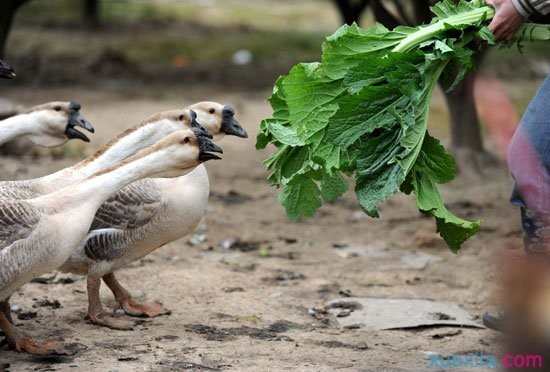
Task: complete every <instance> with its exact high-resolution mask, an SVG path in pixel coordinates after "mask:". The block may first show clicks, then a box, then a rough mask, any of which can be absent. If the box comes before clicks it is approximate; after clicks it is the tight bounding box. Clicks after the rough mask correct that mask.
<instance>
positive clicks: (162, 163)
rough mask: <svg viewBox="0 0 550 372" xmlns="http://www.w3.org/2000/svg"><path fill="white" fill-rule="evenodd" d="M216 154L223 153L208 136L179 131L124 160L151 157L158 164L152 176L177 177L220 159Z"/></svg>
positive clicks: (201, 133)
mask: <svg viewBox="0 0 550 372" xmlns="http://www.w3.org/2000/svg"><path fill="white" fill-rule="evenodd" d="M217 153H223V150H222V149H221V147H219V146H217V145H216V144H215V143H214V142H213V141H212V138H211V137H210V136H209V135H205V134H204V133H203V131H201V130H197V129H180V130H178V131H175V132H173V133H171V134H169V135H167V136H166V137H164V138H163V139H162V140H160V141H158V142H157V143H155V144H154V145H152V146H149V147H148V148H145V149H143V150H141V151H139V152H138V153H137V154H135V155H134V156H132V157H130V158H128V159H126V160H125V162H128V161H133V160H135V159H136V158H141V157H146V156H152V157H151V160H150V161H152V162H154V163H155V164H159V170H158V172H155V175H154V176H160V177H179V176H181V175H182V174H186V173H188V172H190V171H191V170H193V169H194V168H195V167H196V166H198V165H199V164H201V163H204V162H206V161H208V160H215V159H220V157H219V156H218V155H217Z"/></svg>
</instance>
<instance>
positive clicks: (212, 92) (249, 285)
mask: <svg viewBox="0 0 550 372" xmlns="http://www.w3.org/2000/svg"><path fill="white" fill-rule="evenodd" d="M528 89H531V90H532V89H534V86H533V87H529V88H528ZM3 95H5V96H7V97H9V98H12V99H16V100H18V101H20V102H22V103H24V104H34V103H39V102H43V101H48V100H51V99H53V98H55V99H71V98H75V99H78V100H80V101H81V103H82V104H83V107H84V108H83V112H84V113H85V114H86V115H87V116H88V117H89V118H90V119H91V121H92V122H94V123H95V126H96V129H97V134H96V135H95V136H94V139H93V142H92V144H91V145H90V149H88V150H87V151H92V148H96V147H98V146H99V145H100V144H102V143H103V142H105V141H106V140H107V139H109V138H110V137H112V136H113V135H114V134H116V133H117V132H120V131H121V130H122V129H123V128H126V127H128V126H131V125H133V124H136V123H138V122H139V121H140V120H141V119H142V118H144V117H146V116H147V115H149V114H151V113H154V112H156V111H160V110H164V109H170V108H173V107H179V106H181V104H182V103H191V102H193V101H197V100H202V99H204V98H208V99H213V100H217V101H221V102H232V103H233V104H235V106H236V107H237V110H238V112H239V115H240V120H241V122H242V123H243V124H244V126H245V127H246V129H247V130H248V131H249V134H250V138H249V139H248V140H241V139H235V138H226V139H224V140H223V142H222V143H221V144H222V145H223V147H224V150H225V154H224V158H225V159H224V160H223V161H219V162H211V163H208V165H207V168H208V170H209V174H210V179H211V194H212V196H211V199H210V206H209V211H208V216H207V219H206V226H207V231H206V241H205V242H202V243H199V244H195V245H193V244H191V243H190V239H189V237H186V238H184V239H181V240H180V241H177V242H173V243H171V244H169V245H167V246H165V247H163V248H162V249H160V250H158V251H157V252H156V253H154V254H152V255H150V256H149V257H147V258H145V259H143V260H142V261H141V262H138V263H136V264H135V265H133V266H132V267H129V268H127V269H126V270H123V271H121V272H120V273H119V277H120V279H121V281H122V282H123V283H124V284H126V285H127V286H128V288H129V289H130V290H131V291H132V292H133V293H134V294H135V295H136V296H138V298H140V299H143V300H158V301H161V302H162V303H163V304H164V305H165V306H166V307H167V308H168V309H170V310H171V311H172V313H171V315H168V316H162V317H159V318H155V319H142V320H141V321H139V322H138V323H136V327H135V329H134V330H133V331H114V330H109V329H106V328H98V327H95V326H93V325H91V324H89V323H88V322H86V321H85V320H84V315H85V311H86V305H87V304H86V294H85V281H84V279H83V278H80V277H75V276H67V275H57V277H56V278H55V279H53V280H50V282H48V283H42V284H41V283H31V284H28V285H26V286H25V287H24V288H22V289H21V290H20V291H19V292H18V293H17V294H16V295H15V296H14V297H13V301H12V302H13V304H16V305H18V306H19V307H20V311H19V314H18V318H19V319H18V320H17V324H18V325H19V326H20V327H21V328H22V329H25V330H26V331H28V332H29V333H30V334H32V335H34V336H36V337H37V338H41V339H44V338H50V337H51V338H55V339H59V340H65V341H67V342H73V343H78V344H79V347H80V348H81V351H80V353H79V354H78V355H77V356H76V357H74V358H69V359H59V360H47V359H46V360H40V359H37V358H34V357H31V356H28V355H22V354H17V353H14V352H10V351H7V350H6V349H5V348H3V349H1V350H0V362H1V363H0V365H2V364H9V370H10V371H74V370H79V371H181V370H195V371H201V370H202V371H284V370H294V371H334V370H343V371H422V370H430V369H429V368H428V367H427V353H428V352H434V353H438V354H442V355H450V354H467V353H472V352H482V353H487V354H491V353H498V352H499V349H498V347H497V341H498V338H497V335H496V333H493V332H492V331H489V330H485V329H466V328H465V329H458V330H459V332H455V331H456V330H457V328H446V327H442V328H424V329H412V330H392V331H377V332H369V331H364V330H361V329H340V328H338V327H337V326H336V325H335V323H334V319H326V318H323V317H319V318H315V317H312V316H311V315H310V312H309V311H308V310H309V309H311V308H314V307H322V306H323V304H325V302H326V301H328V300H331V299H335V298H340V297H342V296H346V295H350V294H351V295H353V296H359V297H366V296H371V297H389V298H422V299H434V300H442V301H450V302H454V303H457V304H460V305H463V306H464V308H465V309H467V310H468V311H469V312H470V313H471V314H472V315H474V316H478V315H480V314H481V313H482V312H483V311H484V310H485V309H487V308H488V307H489V306H490V305H491V302H492V283H494V281H495V276H494V274H493V272H492V262H493V261H492V258H493V257H494V256H495V254H497V253H498V252H501V251H502V250H503V249H508V248H509V247H519V245H520V230H519V224H518V218H517V214H518V213H517V211H516V210H514V208H513V207H511V206H509V205H508V202H507V199H508V194H509V191H510V184H511V183H510V180H509V178H508V176H507V173H506V170H505V169H504V168H503V167H496V168H493V169H488V170H486V174H485V176H484V177H481V178H477V179H476V178H474V179H471V178H468V179H459V180H457V181H455V182H454V183H452V184H451V185H449V186H446V187H445V188H444V194H445V196H446V197H447V200H448V201H449V202H450V207H451V208H452V209H453V210H454V211H456V212H458V213H459V214H460V215H462V216H468V217H477V216H479V217H481V218H482V219H483V229H482V231H481V233H480V234H479V235H478V236H477V237H476V238H474V239H472V240H471V241H470V242H469V243H468V244H467V245H466V246H465V247H464V249H463V250H462V251H461V253H460V254H458V255H454V254H452V253H450V252H449V251H448V249H447V248H446V247H445V246H444V244H443V243H442V241H440V240H439V239H438V238H437V236H436V235H435V233H434V224H433V222H432V220H430V219H425V218H422V217H421V216H420V215H419V214H418V212H417V211H416V210H415V208H414V203H413V200H411V199H409V198H407V197H403V196H398V197H395V198H393V199H392V200H391V201H389V202H388V203H386V204H385V205H384V206H383V207H382V216H383V218H382V219H379V220H373V219H369V218H366V217H365V216H364V215H363V214H362V213H361V212H360V211H359V209H358V208H357V205H356V203H355V200H354V196H353V195H352V193H349V194H348V195H346V197H344V198H342V199H341V200H339V201H337V202H336V203H334V204H332V205H329V206H325V207H323V208H322V210H321V211H320V212H319V213H318V215H317V217H316V218H314V219H311V220H308V221H304V222H300V223H293V222H290V221H289V220H288V219H287V218H286V217H285V215H284V211H283V209H282V208H281V207H280V206H279V205H278V203H277V199H276V191H275V190H273V189H271V188H270V187H269V185H268V184H267V183H266V181H265V177H266V173H265V171H264V168H263V166H262V163H261V161H262V159H263V158H264V157H265V154H264V153H259V152H257V151H256V150H255V149H254V137H255V134H256V128H257V125H258V123H259V121H260V120H261V119H262V118H263V117H265V116H266V115H268V114H269V112H270V111H269V108H268V106H267V105H266V103H265V101H264V97H266V96H267V92H258V93H243V94H237V93H234V94H233V93H231V94H228V93H224V91H223V90H221V89H201V88H196V89H190V90H171V91H158V92H150V91H145V89H144V88H137V89H132V90H129V91H124V92H115V91H112V90H105V91H102V90H97V91H94V92H89V91H86V90H85V89H78V88H74V89H55V90H45V89H35V90H33V89H32V88H26V89H25V88H15V89H14V90H6V91H5V92H3ZM442 107H443V106H442V100H441V98H440V97H439V98H436V103H435V110H434V112H438V111H441V110H443V108H442ZM75 161H76V159H67V158H66V159H58V160H53V159H50V158H41V159H39V160H36V159H30V158H27V159H14V158H9V157H5V158H2V160H1V164H0V165H1V167H2V173H1V174H2V178H4V179H8V178H27V177H35V176H38V175H41V174H45V173H48V172H51V171H54V170H56V169H59V168H61V167H64V166H67V165H69V164H71V163H73V162H75ZM228 238H239V239H241V241H243V242H246V244H242V245H241V246H240V247H238V249H224V248H222V247H221V246H220V242H222V241H224V240H225V239H228ZM194 240H195V241H200V239H197V237H195V239H194ZM346 244H347V245H350V246H353V247H359V251H361V250H362V249H363V248H365V247H367V248H368V247H374V246H376V247H381V249H382V250H384V251H385V252H387V253H388V255H383V256H381V257H377V256H376V255H370V256H369V255H361V254H359V255H354V254H346ZM342 246H343V247H344V248H342ZM413 251H414V252H422V253H426V254H429V255H433V256H436V257H439V258H441V261H440V262H434V263H430V264H428V265H427V266H426V267H424V268H422V269H411V268H410V267H408V266H407V265H405V264H403V263H401V262H400V261H399V259H396V258H398V257H400V256H401V255H403V254H405V253H409V252H413ZM388 257H393V258H391V259H388ZM64 278H69V279H68V280H64ZM102 296H103V299H104V301H105V303H106V304H107V305H108V306H114V302H113V300H112V297H111V295H110V293H109V292H107V290H106V289H104V288H103V289H102ZM46 300H47V301H46ZM57 301H58V302H57ZM0 369H1V367H0ZM431 370H433V369H431ZM476 370H477V371H481V370H483V369H479V368H478V369H476Z"/></svg>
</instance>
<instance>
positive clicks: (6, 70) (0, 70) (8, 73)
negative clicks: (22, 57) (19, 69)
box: [0, 61, 16, 79]
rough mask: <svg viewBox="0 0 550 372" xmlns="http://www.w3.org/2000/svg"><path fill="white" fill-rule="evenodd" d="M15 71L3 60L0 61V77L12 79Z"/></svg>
mask: <svg viewBox="0 0 550 372" xmlns="http://www.w3.org/2000/svg"><path fill="white" fill-rule="evenodd" d="M15 76H16V75H15V71H14V70H13V68H12V67H11V66H10V65H8V64H7V63H6V62H4V61H0V77H1V78H4V79H14V78H15Z"/></svg>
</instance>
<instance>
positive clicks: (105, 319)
mask: <svg viewBox="0 0 550 372" xmlns="http://www.w3.org/2000/svg"><path fill="white" fill-rule="evenodd" d="M86 286H87V290H88V315H87V316H86V319H88V320H89V321H90V322H91V323H92V324H95V325H98V326H102V327H107V328H111V329H118V330H122V331H128V330H132V329H134V325H135V324H134V323H133V322H129V321H126V320H122V319H116V318H115V317H113V316H112V315H110V314H107V313H106V312H105V311H104V310H103V306H102V305H101V299H100V298H99V288H100V286H101V279H100V278H92V277H90V276H88V278H87V283H86Z"/></svg>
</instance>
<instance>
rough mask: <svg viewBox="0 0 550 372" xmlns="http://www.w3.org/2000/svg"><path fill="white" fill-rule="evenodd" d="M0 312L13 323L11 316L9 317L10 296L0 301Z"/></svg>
mask: <svg viewBox="0 0 550 372" xmlns="http://www.w3.org/2000/svg"><path fill="white" fill-rule="evenodd" d="M0 312H2V313H3V314H4V315H5V316H6V319H7V320H8V321H9V322H10V323H11V324H13V318H12V317H11V306H10V298H9V297H8V298H6V299H5V300H4V301H0Z"/></svg>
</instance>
